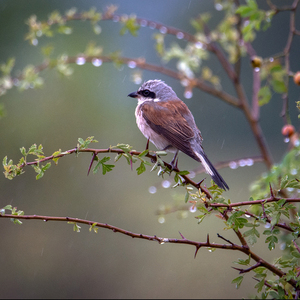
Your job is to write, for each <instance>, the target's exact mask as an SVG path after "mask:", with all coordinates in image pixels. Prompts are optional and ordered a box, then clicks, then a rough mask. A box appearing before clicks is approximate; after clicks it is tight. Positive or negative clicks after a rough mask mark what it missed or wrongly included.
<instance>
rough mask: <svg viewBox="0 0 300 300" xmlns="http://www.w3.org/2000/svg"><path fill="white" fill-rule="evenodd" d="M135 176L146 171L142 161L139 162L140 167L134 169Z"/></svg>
mask: <svg viewBox="0 0 300 300" xmlns="http://www.w3.org/2000/svg"><path fill="white" fill-rule="evenodd" d="M136 171H137V174H138V175H141V174H142V173H144V172H145V171H146V167H145V163H144V162H143V161H141V164H140V166H139V167H138V168H137V169H136Z"/></svg>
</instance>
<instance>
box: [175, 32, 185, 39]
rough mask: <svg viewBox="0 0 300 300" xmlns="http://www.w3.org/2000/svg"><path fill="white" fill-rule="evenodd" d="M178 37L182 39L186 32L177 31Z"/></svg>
mask: <svg viewBox="0 0 300 300" xmlns="http://www.w3.org/2000/svg"><path fill="white" fill-rule="evenodd" d="M176 37H177V38H178V39H179V40H182V39H183V38H184V34H183V33H182V32H177V34H176Z"/></svg>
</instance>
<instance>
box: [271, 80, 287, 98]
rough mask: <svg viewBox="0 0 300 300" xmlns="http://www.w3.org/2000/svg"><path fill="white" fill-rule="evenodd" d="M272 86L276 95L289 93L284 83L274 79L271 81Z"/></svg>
mask: <svg viewBox="0 0 300 300" xmlns="http://www.w3.org/2000/svg"><path fill="white" fill-rule="evenodd" d="M271 84H272V87H273V90H274V91H275V92H276V93H279V94H283V93H286V92H287V88H286V86H285V84H284V82H283V81H281V80H276V79H274V80H271Z"/></svg>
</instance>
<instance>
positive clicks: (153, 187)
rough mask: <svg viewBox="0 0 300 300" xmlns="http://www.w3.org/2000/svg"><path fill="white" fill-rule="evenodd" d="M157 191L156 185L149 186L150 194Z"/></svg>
mask: <svg viewBox="0 0 300 300" xmlns="http://www.w3.org/2000/svg"><path fill="white" fill-rule="evenodd" d="M156 192H157V188H156V187H155V186H150V187H149V193H150V194H155V193H156Z"/></svg>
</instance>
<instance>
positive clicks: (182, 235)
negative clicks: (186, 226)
mask: <svg viewBox="0 0 300 300" xmlns="http://www.w3.org/2000/svg"><path fill="white" fill-rule="evenodd" d="M178 232H179V234H180V236H181V238H182V239H183V240H186V238H185V237H184V236H183V234H181V232H180V231H178Z"/></svg>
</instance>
